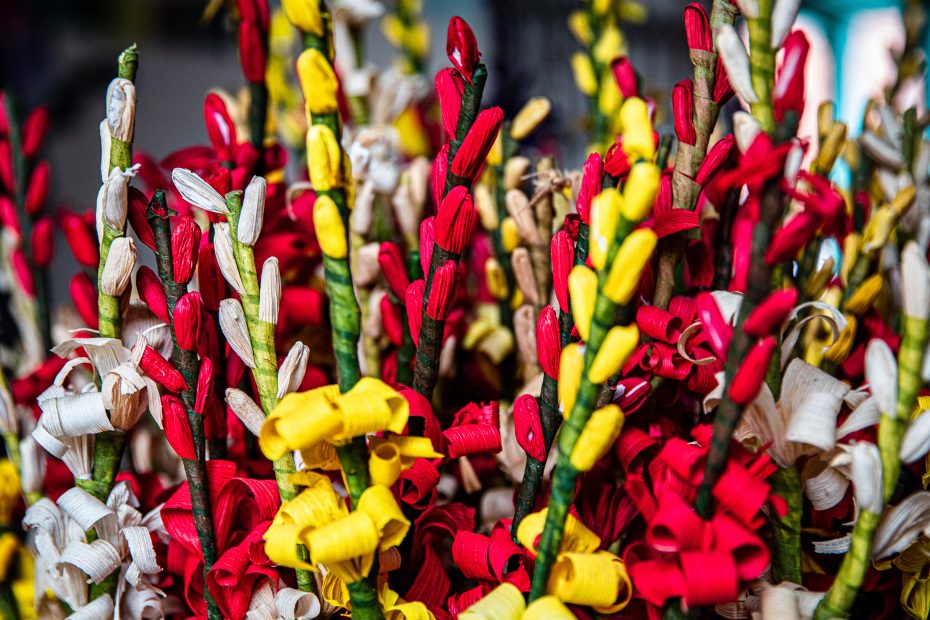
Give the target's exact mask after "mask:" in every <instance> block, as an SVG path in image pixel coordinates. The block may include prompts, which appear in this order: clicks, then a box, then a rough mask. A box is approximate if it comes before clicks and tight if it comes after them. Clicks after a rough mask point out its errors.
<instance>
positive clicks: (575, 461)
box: [571, 404, 623, 471]
mask: <svg viewBox="0 0 930 620" xmlns="http://www.w3.org/2000/svg"><path fill="white" fill-rule="evenodd" d="M622 428H623V412H622V411H620V407H618V406H617V405H613V404H611V405H606V406H604V407H601V408H600V409H598V410H597V411H595V412H594V413H592V414H591V418H590V419H589V420H588V423H587V424H585V427H584V430H583V431H581V435H579V437H578V441H577V442H576V443H575V448H574V450H572V458H571V462H572V465H573V466H574V467H575V469H577V470H578V471H588V470H589V469H591V468H592V467H594V464H595V463H597V461H598V460H599V459H600V458H601V457H602V456H604V454H605V453H606V452H607V450H609V449H610V447H611V446H612V445H613V443H614V441H616V439H617V436H618V435H619V434H620V429H622Z"/></svg>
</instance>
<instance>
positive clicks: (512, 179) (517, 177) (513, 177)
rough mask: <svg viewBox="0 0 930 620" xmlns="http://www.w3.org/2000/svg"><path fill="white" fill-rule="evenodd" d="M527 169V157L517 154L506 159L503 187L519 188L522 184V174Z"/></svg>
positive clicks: (528, 162) (528, 161) (528, 163)
mask: <svg viewBox="0 0 930 620" xmlns="http://www.w3.org/2000/svg"><path fill="white" fill-rule="evenodd" d="M529 169H530V159H529V157H523V156H522V155H518V156H516V157H511V158H510V159H508V160H507V163H506V164H504V189H508V190H510V189H519V188H520V186H521V185H522V184H523V176H524V175H525V174H526V171H527V170H529Z"/></svg>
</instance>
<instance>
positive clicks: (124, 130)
mask: <svg viewBox="0 0 930 620" xmlns="http://www.w3.org/2000/svg"><path fill="white" fill-rule="evenodd" d="M135 122H136V87H135V85H133V83H132V82H130V81H129V80H127V79H126V78H115V79H114V80H113V81H112V82H110V86H109V87H108V88H107V128H108V129H109V130H110V137H111V138H116V139H117V140H122V141H123V142H132V132H133V126H134V125H135Z"/></svg>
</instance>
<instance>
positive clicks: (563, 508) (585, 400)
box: [530, 219, 634, 602]
mask: <svg viewBox="0 0 930 620" xmlns="http://www.w3.org/2000/svg"><path fill="white" fill-rule="evenodd" d="M617 228H618V230H617V233H616V236H615V238H614V243H613V244H612V247H611V249H610V252H609V254H608V256H607V260H606V261H605V264H606V265H610V264H612V263H613V261H614V260H615V258H616V256H617V252H618V250H619V248H620V245H621V244H622V243H623V241H624V240H625V239H626V237H627V235H629V234H630V232H632V230H633V228H634V224H633V223H631V222H629V221H628V220H626V219H621V220H620V222H619V223H618V226H617ZM579 240H580V238H579ZM576 258H577V257H576ZM608 271H609V270H608V269H602V270H599V271H598V274H597V275H598V292H597V299H596V301H595V304H594V316H593V317H592V319H591V327H590V330H589V333H588V339H587V341H586V342H585V349H584V369H583V370H582V373H581V382H580V384H579V387H578V393H577V395H576V397H575V404H574V405H573V406H572V410H571V414H570V415H569V416H568V419H566V420H565V421H564V422H563V424H562V430H561V433H560V434H559V458H558V461H556V465H555V471H554V472H553V476H552V491H551V492H550V495H549V508H548V511H547V513H546V524H545V526H544V528H543V532H542V537H541V539H540V542H539V548H538V552H537V555H536V567H535V568H534V569H533V582H532V587H531V589H530V601H531V602H532V601H534V600H536V599H538V598H539V597H541V596H545V594H546V588H547V586H548V583H549V573H550V572H551V571H552V566H553V564H554V563H555V559H556V556H557V555H558V554H559V549H560V548H561V546H562V537H563V535H564V531H565V519H566V518H567V516H568V509H569V507H570V506H571V504H572V501H573V500H574V498H575V483H576V482H577V481H578V474H579V471H578V470H577V469H575V466H574V465H572V462H571V456H572V452H573V451H574V449H575V444H576V443H578V438H579V437H580V436H581V432H582V431H583V430H584V427H585V425H586V424H587V423H588V420H589V419H590V418H591V414H592V413H594V410H595V409H596V407H597V402H598V395H599V393H600V391H601V384H599V383H592V382H591V381H590V380H589V379H588V372H589V370H590V369H591V365H592V364H593V363H594V358H595V357H597V354H598V352H599V351H600V349H601V345H602V344H603V343H604V338H605V337H606V336H607V332H608V331H609V330H610V328H611V327H612V326H613V325H614V323H615V322H616V320H617V311H618V306H617V304H615V303H614V302H612V301H611V300H610V299H608V298H607V297H606V296H605V295H604V293H603V289H604V283H605V281H606V279H607V273H608Z"/></svg>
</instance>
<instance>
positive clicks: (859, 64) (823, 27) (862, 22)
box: [0, 0, 926, 297]
mask: <svg viewBox="0 0 930 620" xmlns="http://www.w3.org/2000/svg"><path fill="white" fill-rule="evenodd" d="M387 2H388V4H389V3H390V0H387ZM209 4H210V2H209V1H208V0H119V1H116V0H80V1H74V0H6V2H5V5H6V6H5V7H4V9H3V13H2V14H3V19H2V20H0V56H2V59H3V61H2V63H0V87H2V88H3V89H4V90H6V91H8V92H10V93H12V94H13V96H14V97H15V100H16V101H17V103H18V106H19V108H20V110H28V109H30V108H32V107H34V106H36V105H39V104H45V105H48V106H49V108H50V111H51V123H52V130H51V131H52V133H51V135H50V138H49V140H48V141H47V146H46V147H45V156H46V157H47V158H48V159H49V161H50V163H51V169H52V175H51V179H52V180H51V191H50V196H51V206H52V209H53V210H54V208H55V206H58V205H61V206H67V207H70V208H73V209H80V210H83V209H89V208H92V207H93V204H94V200H95V197H96V194H97V190H98V188H99V185H100V177H99V175H100V173H99V149H100V146H99V134H98V124H99V122H100V119H101V118H102V117H103V114H104V109H103V102H104V94H105V90H106V86H107V84H108V83H109V81H110V80H111V79H112V77H113V75H114V72H115V68H116V57H117V55H118V53H119V52H120V51H121V50H122V49H124V48H125V47H126V46H127V45H128V44H130V43H133V42H135V43H137V44H138V46H139V50H140V54H141V59H140V69H139V73H138V79H137V90H138V101H139V103H138V112H137V116H136V134H135V146H136V149H137V150H142V151H145V152H147V153H148V154H150V155H152V156H153V157H155V158H156V159H158V158H161V157H164V156H165V155H167V154H168V153H170V152H172V151H174V150H177V149H179V148H181V147H184V146H189V145H194V144H205V143H206V142H207V139H206V132H205V130H204V123H203V115H202V103H203V98H204V95H205V94H206V92H207V91H208V90H209V89H211V88H216V87H218V88H223V89H226V90H229V91H236V90H237V89H239V88H241V87H242V85H243V78H242V75H241V71H240V68H239V65H238V62H237V56H236V36H235V28H234V24H232V23H231V21H230V20H229V18H228V17H226V13H225V11H220V12H219V14H218V15H217V16H216V17H214V18H212V19H204V18H203V16H204V12H205V9H206V8H207V7H208V5H209ZM272 4H273V5H276V4H277V2H276V1H275V0H273V1H272ZM637 4H638V5H641V8H642V9H643V10H642V11H640V13H641V15H639V16H638V17H641V18H642V19H636V20H635V21H636V23H632V22H631V23H625V24H624V25H623V30H624V34H625V36H626V39H627V47H628V50H629V53H628V55H629V57H630V58H631V59H632V61H633V62H634V64H635V66H636V68H637V69H638V70H639V72H640V73H641V74H642V75H643V76H644V79H645V82H646V90H647V93H649V94H650V95H651V96H653V97H654V98H655V99H656V101H657V103H658V105H659V110H660V130H662V129H664V130H665V131H666V132H670V127H669V126H668V125H665V126H664V127H663V126H662V125H661V119H662V118H667V116H668V93H669V92H670V89H671V87H672V86H673V85H674V83H675V82H677V81H678V80H680V79H682V78H686V77H690V75H691V65H690V62H689V61H688V56H687V47H686V45H685V37H684V25H683V21H682V11H683V9H684V7H685V6H686V2H683V1H677V0H640V2H639V3H637ZM580 5H581V3H580V2H577V1H576V0H424V2H423V17H424V19H425V20H426V21H427V22H428V23H429V26H430V29H431V39H432V41H431V56H430V58H429V61H428V63H427V67H426V75H427V76H429V77H431V76H432V75H434V74H435V72H436V71H437V70H438V69H439V68H441V67H443V66H446V65H447V63H448V61H447V60H446V58H445V46H444V40H445V30H446V24H447V23H448V19H449V17H450V16H452V15H454V14H458V15H461V16H462V17H463V18H465V19H466V21H468V22H469V23H470V24H471V25H472V27H473V28H474V30H475V33H476V35H477V38H478V42H479V46H480V48H481V50H482V52H483V54H484V60H485V62H486V63H487V65H488V68H489V72H490V78H489V81H488V89H487V91H486V96H485V103H486V105H500V106H502V107H503V108H504V110H505V113H506V114H507V115H508V116H509V115H512V114H513V113H515V112H516V111H517V110H518V109H519V108H520V106H522V105H523V103H524V102H525V101H526V100H527V99H529V98H530V97H532V96H536V95H543V94H544V95H546V96H548V97H549V98H550V99H551V100H552V103H553V114H552V118H551V120H550V121H548V122H547V124H546V126H545V127H544V140H547V141H548V143H549V144H550V145H555V148H556V150H557V153H558V156H559V158H560V165H561V166H563V167H577V166H579V165H580V163H581V161H582V157H583V156H584V149H585V146H586V144H587V137H586V134H585V129H584V127H583V126H582V122H581V119H582V118H583V117H584V115H585V113H586V110H587V107H586V101H585V98H584V97H583V96H582V95H581V94H580V93H579V92H578V91H577V89H576V88H575V85H574V81H573V78H572V73H571V67H570V64H569V58H570V56H571V54H572V53H573V52H575V51H577V50H578V49H579V45H578V43H577V42H576V41H575V39H574V38H573V37H572V35H571V33H570V31H569V30H568V28H567V26H566V19H567V17H568V15H569V13H570V12H571V11H572V10H575V9H578V8H579V7H580ZM705 5H708V8H709V2H707V1H705ZM903 9H904V3H903V2H887V1H882V0H859V1H856V0H816V1H809V2H804V3H803V6H802V12H801V16H800V18H799V22H798V26H799V27H801V28H803V29H804V30H805V31H806V32H807V34H808V38H809V40H810V42H811V48H812V53H811V59H810V61H809V64H808V68H807V76H808V80H807V84H808V90H807V104H808V106H809V107H810V108H811V109H816V106H817V105H818V104H819V103H820V102H821V101H823V100H824V99H833V100H835V101H837V102H838V106H839V114H838V115H839V116H840V117H841V118H843V119H844V120H846V121H847V122H848V123H849V125H850V129H851V130H852V131H853V132H854V133H855V132H856V131H857V128H858V127H859V126H861V116H862V113H863V110H864V106H865V103H866V101H867V100H868V98H869V97H872V96H875V95H878V94H879V93H881V92H882V90H883V89H884V88H885V87H887V86H888V85H889V84H890V83H891V82H893V80H894V75H895V65H894V62H893V60H892V53H900V50H901V49H902V47H903V44H904V38H905V34H904V26H903V23H902V20H901V12H902V10H903ZM637 10H638V9H637ZM634 12H635V11H634ZM365 44H366V47H367V53H366V56H367V58H368V59H369V60H370V61H371V62H373V63H375V64H377V65H379V66H381V67H387V66H389V65H390V64H391V62H392V60H393V58H394V56H395V54H396V52H395V50H394V48H392V47H391V46H390V45H388V43H387V41H386V40H385V39H384V37H383V35H382V33H381V31H380V29H379V28H378V27H376V26H374V25H373V26H372V27H370V28H368V29H367V31H366V38H365ZM925 47H926V46H925ZM907 96H908V97H909V98H911V99H912V102H916V103H918V105H919V106H920V108H919V109H923V102H924V100H925V98H926V85H925V84H920V85H917V86H916V87H915V88H914V89H913V92H910V93H908V94H907ZM731 105H738V104H736V103H732V104H731ZM905 107H906V105H905ZM806 116H808V119H807V121H808V123H809V122H811V121H813V120H814V118H813V115H806ZM805 126H807V127H808V130H809V128H810V125H805ZM56 260H57V261H68V260H70V255H69V254H68V252H66V251H62V252H59V253H58V257H56ZM61 266H64V265H63V264H61ZM72 271H73V269H70V268H66V269H55V270H53V278H54V279H53V282H52V290H53V291H55V292H56V293H55V294H54V296H56V297H57V296H61V295H63V291H65V290H67V277H68V276H69V275H70V274H71V272H72Z"/></svg>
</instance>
